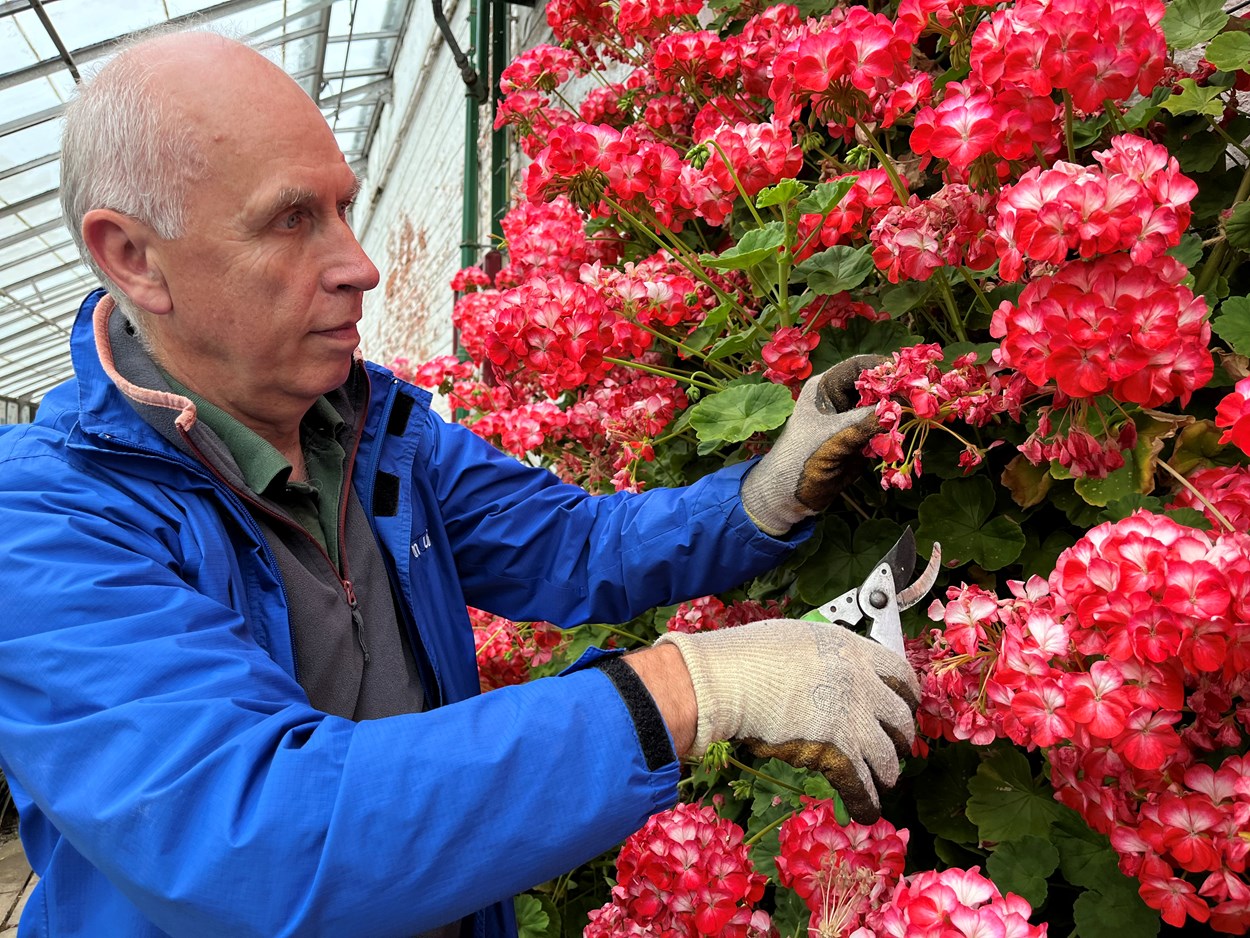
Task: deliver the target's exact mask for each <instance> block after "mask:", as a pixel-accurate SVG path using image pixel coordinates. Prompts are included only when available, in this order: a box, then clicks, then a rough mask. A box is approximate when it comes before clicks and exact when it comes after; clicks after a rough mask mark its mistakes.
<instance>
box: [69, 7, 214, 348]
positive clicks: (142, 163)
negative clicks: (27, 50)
mask: <svg viewBox="0 0 1250 938" xmlns="http://www.w3.org/2000/svg"><path fill="white" fill-rule="evenodd" d="M186 31H187V30H185V29H180V28H177V27H170V26H168V25H161V26H156V27H154V28H152V29H149V30H144V31H143V32H141V33H137V34H134V35H133V36H130V37H128V38H127V39H126V40H125V41H123V42H122V43H119V45H118V46H117V53H116V54H115V55H114V56H112V57H111V58H110V59H109V60H108V61H107V62H106V63H105V64H104V65H103V66H102V67H100V68H98V69H97V70H96V71H95V73H94V75H93V76H92V77H90V78H88V79H85V80H84V81H83V83H82V84H81V85H80V86H79V87H78V89H77V91H76V93H75V95H74V97H73V99H72V100H71V101H70V103H69V104H68V105H67V106H66V108H65V115H64V125H63V130H62V133H61V191H60V195H61V213H62V216H63V217H64V219H65V224H66V226H67V227H68V228H69V230H70V234H72V235H73V237H74V243H75V244H76V245H77V246H78V253H79V254H80V255H81V256H82V259H83V262H84V263H86V265H87V266H88V267H90V268H91V270H92V271H93V272H94V273H95V274H96V276H97V277H99V278H100V282H101V283H103V284H104V286H105V287H106V288H107V289H108V291H109V292H110V293H111V294H112V295H113V297H114V299H116V301H117V304H118V306H120V307H121V309H122V311H123V312H124V313H126V315H127V318H129V319H130V321H131V323H132V324H133V325H134V326H135V328H136V329H137V330H138V331H139V333H140V336H141V337H142V338H145V339H146V337H147V330H146V325H147V324H146V323H145V322H144V321H143V319H144V316H143V314H142V312H141V311H138V310H136V308H135V306H134V304H133V303H132V302H131V301H130V299H129V298H128V297H126V296H125V295H124V294H123V293H122V291H121V289H120V288H119V287H118V285H117V284H116V283H115V282H114V281H113V280H112V279H111V278H110V277H109V276H108V275H107V274H106V273H105V272H104V271H103V270H101V269H100V266H99V264H97V263H96V261H95V258H93V257H92V256H91V252H90V251H89V250H87V246H86V244H85V242H84V241H83V236H82V220H83V217H84V216H85V215H86V214H87V212H89V211H91V210H92V209H97V208H108V209H112V210H113V211H116V212H121V213H122V214H124V215H129V216H131V217H133V218H136V219H138V220H139V221H142V222H143V223H145V224H147V225H149V226H150V227H151V228H152V230H153V231H155V232H156V234H157V235H158V236H160V237H162V238H176V237H179V236H181V235H182V234H183V233H184V232H185V230H186V193H187V187H188V185H189V184H190V183H191V182H193V181H194V180H195V179H196V178H198V177H200V176H201V175H202V174H203V172H204V170H205V169H206V161H205V158H204V155H203V153H202V151H201V149H200V145H199V141H198V140H197V138H196V135H195V133H194V131H193V129H192V128H190V127H188V126H186V125H185V123H184V122H182V121H180V120H178V119H177V116H176V115H175V114H174V113H172V108H171V107H170V106H169V104H168V102H167V101H165V100H164V99H163V98H162V96H161V93H160V89H159V87H156V86H155V85H154V84H153V82H152V69H151V67H150V65H149V63H148V62H147V61H146V59H145V57H144V56H143V55H142V54H141V53H136V52H135V51H134V47H135V46H137V45H140V44H141V43H144V42H147V41H150V40H152V39H156V38H158V37H161V36H164V35H172V34H174V33H180V32H186ZM197 31H204V30H197ZM213 32H214V33H215V34H216V35H221V36H222V37H223V38H231V37H229V36H227V35H225V34H224V33H222V32H218V31H216V30H213Z"/></svg>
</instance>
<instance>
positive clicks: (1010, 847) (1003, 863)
mask: <svg viewBox="0 0 1250 938" xmlns="http://www.w3.org/2000/svg"><path fill="white" fill-rule="evenodd" d="M1058 865H1059V851H1058V850H1056V849H1055V847H1054V844H1052V843H1051V842H1050V841H1048V840H1043V839H1042V838H1041V837H1033V836H1029V837H1022V838H1020V839H1019V840H1009V841H1007V842H1006V843H1002V844H999V845H998V847H997V848H996V849H995V850H994V852H993V853H991V854H990V856H989V859H988V860H986V861H985V871H986V872H987V873H989V874H990V879H992V880H994V885H996V886H997V887H998V888H999V891H1001V892H1005V893H1006V892H1014V893H1015V894H1016V895H1017V896H1021V897H1022V898H1024V899H1027V900H1028V902H1029V905H1031V906H1033V908H1035V909H1036V908H1037V907H1038V906H1039V905H1041V904H1042V903H1043V902H1045V901H1046V877H1048V876H1050V874H1051V873H1053V872H1054V871H1055V867H1057V866H1058Z"/></svg>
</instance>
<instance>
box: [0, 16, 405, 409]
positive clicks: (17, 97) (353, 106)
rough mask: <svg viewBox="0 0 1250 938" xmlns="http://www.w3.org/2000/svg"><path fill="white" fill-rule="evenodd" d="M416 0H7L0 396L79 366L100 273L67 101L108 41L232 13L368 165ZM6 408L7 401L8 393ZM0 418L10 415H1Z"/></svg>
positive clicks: (236, 25)
mask: <svg viewBox="0 0 1250 938" xmlns="http://www.w3.org/2000/svg"><path fill="white" fill-rule="evenodd" d="M411 6H412V0H226V2H217V3H212V2H196V0H125V2H124V3H118V2H115V0H8V2H2V0H0V63H3V67H4V68H5V71H4V72H3V73H0V398H8V399H10V400H19V401H29V402H32V403H33V402H37V401H38V400H39V399H40V398H41V397H42V396H43V395H44V393H45V392H47V391H48V390H49V389H50V388H52V387H53V386H54V385H56V384H58V383H59V382H61V381H62V380H64V379H65V378H66V377H67V376H68V375H69V373H70V362H69V347H68V337H69V330H70V327H71V325H72V323H73V318H74V313H75V311H76V310H77V307H78V303H79V300H80V299H81V298H82V297H83V296H84V295H85V294H86V293H87V291H88V290H89V289H90V288H91V287H92V286H94V284H95V280H94V278H93V277H92V275H91V273H90V272H89V271H88V269H87V268H86V266H84V265H83V264H82V263H81V262H80V261H79V260H78V254H77V251H76V250H75V249H74V244H73V241H72V239H71V238H70V234H69V231H68V230H67V229H66V227H65V225H64V224H62V222H61V210H60V203H59V201H58V195H57V185H58V179H59V160H58V157H59V152H58V147H59V135H60V120H59V117H60V114H61V111H62V110H63V109H64V107H65V102H66V101H68V100H69V97H70V95H71V92H72V90H73V87H74V83H75V81H76V76H78V75H79V74H81V73H86V74H90V73H91V71H92V70H94V68H96V67H98V66H99V64H100V63H101V60H102V57H103V56H105V55H107V54H108V51H109V47H110V45H111V44H112V43H113V42H115V41H116V40H118V39H119V38H123V37H125V36H127V35H128V34H130V33H132V32H135V31H138V30H142V29H147V28H149V27H151V26H154V25H157V24H158V23H162V22H166V21H169V22H175V23H192V22H197V21H198V22H204V23H212V24H224V25H225V27H226V28H227V29H228V30H229V31H230V32H231V33H232V34H233V35H239V36H241V37H247V38H248V39H249V41H253V42H255V43H256V44H257V46H258V47H260V48H264V49H265V50H266V54H268V55H270V56H271V57H272V58H273V59H274V60H275V61H276V62H278V63H279V64H281V65H282V66H283V68H285V69H286V71H287V72H288V73H289V74H291V75H292V76H293V77H294V78H295V79H296V80H297V81H299V83H300V84H301V85H303V86H304V88H305V89H306V90H307V91H308V92H309V94H310V95H312V96H313V97H314V98H315V99H316V100H317V102H318V103H319V104H320V106H321V109H322V112H323V113H324V114H325V115H326V119H327V120H328V121H329V123H330V126H331V127H332V128H333V130H334V132H335V136H336V137H337V138H338V141H339V146H340V147H341V148H342V149H343V152H344V153H345V154H346V155H347V158H348V160H349V161H351V162H352V163H353V164H354V165H356V167H357V170H358V171H359V164H361V163H362V162H363V160H364V158H365V156H366V154H368V152H369V147H370V144H371V143H372V141H373V136H374V134H375V132H376V130H377V126H378V118H379V112H380V110H381V105H382V104H383V103H384V102H386V101H387V100H389V97H390V93H391V77H392V73H393V69H394V64H395V57H396V53H397V51H398V49H399V44H400V40H401V38H402V34H403V30H404V27H405V25H406V24H407V22H408V15H409V13H410V11H411ZM0 407H2V404H0ZM0 422H2V421H0Z"/></svg>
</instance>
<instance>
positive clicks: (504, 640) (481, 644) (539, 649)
mask: <svg viewBox="0 0 1250 938" xmlns="http://www.w3.org/2000/svg"><path fill="white" fill-rule="evenodd" d="M469 621H471V622H472V623H473V644H474V646H475V648H476V649H477V671H478V680H479V681H480V682H481V685H482V691H483V693H484V692H486V691H488V690H494V689H496V688H499V687H507V686H509V685H511V684H524V683H525V682H526V681H528V680H529V676H530V669H531V668H533V667H537V666H538V665H541V664H546V663H547V662H548V661H550V660H551V656H552V655H553V654H554V653H555V651H556V649H557V648H558V647H559V646H560V644H561V643H562V642H563V641H564V635H563V633H562V632H561V631H560V630H559V629H558V628H556V627H555V626H554V625H551V624H550V623H548V622H534V623H532V624H528V625H523V624H520V623H517V622H513V621H512V620H511V619H505V618H502V617H501V616H496V615H492V614H491V613H489V612H483V611H482V610H480V609H473V608H470V609H469Z"/></svg>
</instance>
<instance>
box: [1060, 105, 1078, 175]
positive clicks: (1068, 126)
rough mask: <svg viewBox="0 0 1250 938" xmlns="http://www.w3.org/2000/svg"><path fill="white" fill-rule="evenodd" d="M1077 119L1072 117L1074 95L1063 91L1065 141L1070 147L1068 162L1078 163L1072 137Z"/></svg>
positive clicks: (1074, 141)
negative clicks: (1073, 125)
mask: <svg viewBox="0 0 1250 938" xmlns="http://www.w3.org/2000/svg"><path fill="white" fill-rule="evenodd" d="M1074 120H1075V118H1074V117H1073V115H1072V95H1071V94H1069V93H1068V89H1067V88H1064V89H1063V140H1064V143H1066V144H1067V147H1068V162H1069V163H1075V162H1076V140H1075V138H1074V137H1073V135H1072V122H1073V121H1074Z"/></svg>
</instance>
